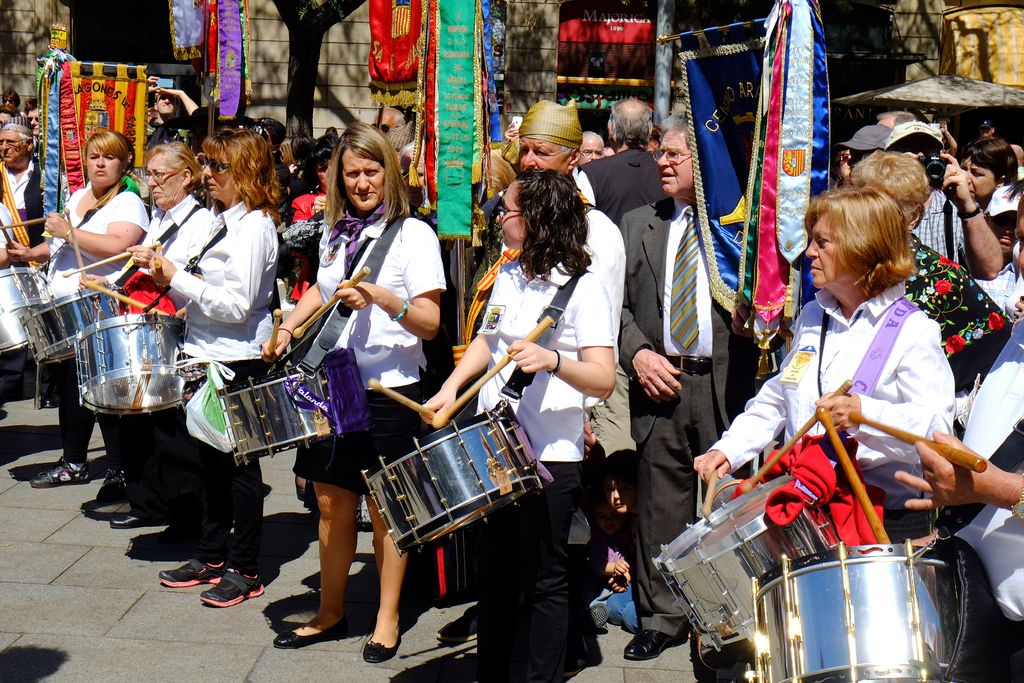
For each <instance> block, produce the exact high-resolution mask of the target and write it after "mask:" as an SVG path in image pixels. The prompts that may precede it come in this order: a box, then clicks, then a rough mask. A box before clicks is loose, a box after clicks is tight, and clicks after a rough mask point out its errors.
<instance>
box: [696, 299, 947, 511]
mask: <svg viewBox="0 0 1024 683" xmlns="http://www.w3.org/2000/svg"><path fill="white" fill-rule="evenodd" d="M903 294H904V288H903V285H902V284H899V285H896V286H894V287H890V288H889V289H887V290H886V291H885V292H883V293H882V294H880V295H878V296H877V297H875V298H873V299H869V300H868V301H865V302H864V303H862V304H861V305H860V306H858V307H857V309H856V311H854V313H853V317H852V318H851V320H849V321H847V319H846V317H845V316H844V315H843V313H842V310H841V309H840V308H839V304H838V302H837V301H836V300H835V298H834V297H833V296H832V295H831V294H829V293H828V292H825V291H820V292H818V293H817V294H816V295H815V296H816V300H815V301H812V302H810V303H809V304H807V306H805V307H804V309H803V311H802V312H801V313H800V317H799V318H798V319H797V322H796V329H795V332H794V336H793V343H792V347H791V348H792V350H791V351H790V353H789V355H788V356H787V357H786V360H785V361H784V362H783V365H782V368H781V370H780V371H779V373H778V374H777V375H775V376H774V377H772V378H771V379H770V380H768V382H767V383H766V384H765V385H764V386H763V387H762V388H761V391H759V392H758V393H757V395H756V396H755V397H754V398H752V399H751V400H750V401H749V402H748V403H747V406H746V409H745V410H744V411H743V414H742V415H740V416H738V417H737V418H736V419H735V420H733V421H732V426H731V427H730V428H729V430H728V431H727V432H726V433H725V434H723V435H722V438H721V439H719V441H718V443H716V444H715V445H714V446H712V447H711V448H712V449H715V450H720V451H722V452H723V453H725V455H726V457H728V459H729V463H730V464H731V465H732V468H733V469H734V470H735V469H736V468H737V467H739V466H740V465H742V464H744V463H746V462H749V461H750V460H751V459H753V458H754V456H755V455H757V454H758V453H760V452H761V451H762V450H763V449H764V448H765V447H766V446H768V445H769V444H770V443H771V442H772V441H773V440H774V439H775V438H776V436H777V434H778V432H779V430H780V428H782V427H785V433H784V439H788V438H789V437H790V436H792V435H793V434H794V433H795V432H796V431H797V430H798V429H799V428H800V427H802V426H803V425H804V423H805V422H807V420H808V419H810V418H811V417H812V416H813V415H814V411H815V401H817V400H818V398H819V397H820V396H821V393H819V391H818V382H819V373H820V382H821V390H822V392H824V393H825V394H828V393H829V392H831V391H834V390H835V389H837V388H839V385H841V384H842V383H843V382H845V381H846V380H848V379H853V376H854V374H855V373H856V371H857V368H858V366H860V363H861V360H862V359H863V358H864V355H865V354H866V353H867V351H868V348H869V347H870V346H871V342H872V341H874V338H875V333H876V332H877V330H878V328H879V327H880V326H881V324H882V322H883V321H884V320H885V314H886V311H887V310H888V308H889V306H890V305H891V304H892V303H893V302H895V301H896V300H897V299H899V298H900V297H901V296H903ZM824 316H828V318H829V320H830V323H829V329H828V334H827V335H826V337H825V348H824V349H820V348H818V347H819V345H820V340H821V325H822V320H823V317H824ZM940 339H941V335H940V332H939V326H938V324H937V323H936V322H934V321H933V320H930V319H929V318H928V317H927V316H926V315H924V314H923V313H921V312H919V311H915V312H914V313H912V314H911V315H909V316H907V318H906V321H905V322H904V324H903V328H902V329H901V330H900V334H899V336H898V337H897V338H896V342H895V344H894V346H893V348H892V352H891V353H890V354H889V358H888V360H886V362H885V365H884V367H883V369H882V373H881V376H880V377H879V380H878V384H877V385H876V387H875V390H874V392H872V394H871V396H861V397H860V404H861V413H862V414H863V415H864V416H865V417H867V418H870V419H872V420H875V421H877V422H882V423H885V424H889V425H892V426H894V427H899V428H900V429H903V430H905V431H908V432H911V433H914V434H920V435H922V436H931V434H932V432H933V431H935V430H941V431H943V432H947V433H949V432H951V431H952V424H953V393H954V392H953V372H952V371H951V370H950V368H949V363H948V361H947V360H946V356H945V354H944V353H943V350H942V346H941V341H940ZM798 354H803V355H801V356H799V360H798V362H797V363H795V364H794V359H797V358H798ZM791 365H792V366H793V369H792V370H789V372H787V369H789V368H790V366H791ZM801 365H802V366H803V370H802V372H797V368H798V367H800V366H801ZM823 433H824V428H823V427H822V426H821V425H820V424H818V425H815V427H814V428H813V429H812V430H811V431H810V432H809V434H812V435H813V434H823ZM850 434H851V435H852V436H855V437H856V438H857V441H858V443H859V445H858V447H857V460H858V462H859V463H860V466H861V469H862V470H863V471H864V479H865V481H867V483H868V484H872V485H874V486H877V487H879V488H881V489H883V490H884V491H885V494H886V496H885V507H886V508H889V509H901V510H902V509H903V503H904V502H905V501H907V500H908V499H910V498H912V497H918V494H917V492H916V491H912V490H911V489H909V488H907V487H906V486H904V485H903V484H900V483H899V482H897V481H896V480H895V479H893V475H894V474H895V473H896V472H897V471H899V470H903V471H906V472H911V473H912V474H915V475H917V476H920V474H921V472H920V470H921V466H920V459H919V457H918V455H917V451H915V450H914V446H913V445H910V444H906V443H903V442H902V441H900V440H899V439H896V438H894V437H891V436H888V435H886V434H884V433H882V432H879V431H877V430H875V429H872V428H870V427H866V426H860V427H858V428H855V429H852V430H850Z"/></svg>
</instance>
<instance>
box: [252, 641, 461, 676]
mask: <svg viewBox="0 0 1024 683" xmlns="http://www.w3.org/2000/svg"><path fill="white" fill-rule="evenodd" d="M313 647H316V646H313ZM313 647H308V648H304V649H303V650H301V651H298V652H296V651H291V650H276V649H274V648H273V647H270V648H267V649H266V650H265V651H264V652H263V655H262V656H261V657H260V658H259V661H257V662H256V665H255V666H254V667H253V669H252V671H251V672H250V674H249V677H248V679H247V680H249V681H253V682H254V683H258V682H260V681H268V682H273V683H277V682H278V681H287V680H300V681H324V682H332V683H333V682H338V683H376V682H378V681H380V682H383V681H415V682H416V683H432V682H433V681H438V680H446V681H451V682H452V683H454V682H455V681H457V680H458V679H451V678H449V679H441V678H439V676H440V671H441V663H440V662H437V661H434V660H430V659H420V658H414V659H411V660H410V659H405V660H403V659H402V655H401V651H399V655H398V656H397V657H395V658H394V659H392V660H391V661H388V662H384V663H383V664H367V663H366V662H364V661H363V657H362V655H361V654H360V653H359V652H347V653H341V652H326V651H317V650H314V649H313ZM396 663H397V664H396ZM389 665H393V666H389ZM403 669H405V671H403ZM399 672H401V673H399ZM396 674H397V675H396Z"/></svg>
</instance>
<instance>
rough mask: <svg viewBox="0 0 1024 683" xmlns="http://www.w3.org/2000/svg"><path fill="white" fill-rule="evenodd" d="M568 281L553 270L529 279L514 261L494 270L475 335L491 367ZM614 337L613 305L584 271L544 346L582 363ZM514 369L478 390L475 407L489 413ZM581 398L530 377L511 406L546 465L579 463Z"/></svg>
mask: <svg viewBox="0 0 1024 683" xmlns="http://www.w3.org/2000/svg"><path fill="white" fill-rule="evenodd" d="M568 280H569V278H568V276H566V275H563V274H561V273H559V272H557V271H552V272H551V274H550V276H549V279H548V280H540V279H538V278H534V279H533V280H527V279H526V276H525V275H524V274H523V269H522V268H521V267H520V266H519V263H518V262H512V263H506V264H505V265H503V266H502V267H501V269H500V270H499V271H498V277H497V279H496V280H495V282H494V289H493V290H491V298H490V299H489V300H488V301H487V307H486V308H485V309H484V315H483V322H482V323H481V325H480V330H479V335H480V337H481V338H483V339H485V340H486V341H487V346H488V348H489V349H490V352H491V363H490V366H491V367H493V366H494V365H495V364H497V362H498V361H500V360H501V359H502V358H504V357H505V355H506V354H507V353H508V347H509V345H510V344H511V343H512V342H514V341H516V340H518V339H522V338H523V337H525V336H526V335H527V334H529V333H530V332H531V331H532V330H533V329H534V328H535V327H536V326H537V322H538V319H539V318H540V316H541V313H543V311H544V309H545V308H547V307H548V305H549V304H550V303H551V300H552V298H554V296H555V291H556V290H557V289H558V287H559V286H561V285H563V284H565V283H566V282H568ZM617 336H618V324H617V322H616V321H615V315H614V307H613V306H612V303H611V301H609V299H608V293H607V291H606V289H605V287H604V285H603V283H602V282H601V278H600V277H598V276H597V275H596V274H594V273H592V272H587V273H585V274H584V275H583V277H581V278H580V281H579V283H577V285H576V290H575V291H574V292H573V294H572V297H571V298H570V299H569V304H568V306H566V310H565V314H564V315H563V316H562V320H561V321H560V322H559V323H558V328H557V331H556V333H555V335H554V341H553V343H551V344H548V345H547V347H548V348H550V349H554V350H557V351H558V352H559V353H560V354H561V355H562V356H563V357H565V358H571V359H574V360H580V354H579V350H580V349H581V348H586V347H589V346H607V347H614V346H615V343H616V338H617ZM515 369H516V364H515V363H509V364H508V365H507V366H505V368H504V369H503V370H502V371H501V372H499V373H498V374H497V375H496V376H495V377H494V379H492V380H491V381H490V382H488V383H487V384H485V385H484V387H483V389H481V391H480V398H479V403H478V406H479V409H480V410H489V409H491V408H493V407H494V406H495V405H497V404H498V402H499V401H500V400H501V398H502V396H501V390H502V388H503V387H504V386H505V383H506V382H508V380H509V378H510V377H511V376H512V373H513V372H514V371H515ZM584 398H585V397H584V395H583V394H582V393H581V392H580V391H578V390H577V389H574V388H573V387H571V386H569V385H568V384H567V383H565V382H564V381H562V380H561V379H559V377H558V376H557V375H552V374H551V373H548V372H538V373H536V374H535V375H534V379H533V384H531V385H530V386H529V387H527V388H526V390H524V391H523V397H522V399H521V400H520V401H519V402H518V403H517V404H514V410H515V413H516V417H517V418H518V419H519V422H520V424H521V425H522V426H523V429H524V430H526V435H527V436H528V437H529V439H530V444H531V445H532V446H533V450H534V452H535V453H536V455H537V457H538V458H539V459H541V460H544V461H548V462H579V461H580V460H582V459H583V421H584V419H585V412H584V409H583V401H584Z"/></svg>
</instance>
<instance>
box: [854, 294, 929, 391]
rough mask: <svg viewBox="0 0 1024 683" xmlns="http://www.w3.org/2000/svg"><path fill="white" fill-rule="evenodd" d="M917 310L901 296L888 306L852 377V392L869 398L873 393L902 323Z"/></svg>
mask: <svg viewBox="0 0 1024 683" xmlns="http://www.w3.org/2000/svg"><path fill="white" fill-rule="evenodd" d="M917 310H918V308H917V306H915V305H914V304H912V303H910V301H908V300H907V298H906V297H905V296H901V297H900V298H899V299H897V300H896V301H895V302H893V304H892V305H891V306H889V310H888V311H886V313H885V320H883V321H882V326H881V327H879V328H878V332H876V333H875V338H874V339H872V340H871V346H869V347H868V352H867V353H866V354H864V359H863V360H861V362H860V366H859V367H858V368H857V372H856V373H855V374H854V376H853V389H852V390H853V391H855V392H857V393H858V394H860V395H861V396H870V395H871V394H872V393H873V392H874V391H875V387H876V386H877V385H878V378H879V377H881V376H882V368H884V367H885V362H886V361H887V360H889V356H890V355H891V354H892V347H893V346H895V344H896V338H897V337H899V336H900V330H902V329H903V323H905V322H906V321H907V318H909V317H910V315H911V314H912V313H914V312H915V311H917Z"/></svg>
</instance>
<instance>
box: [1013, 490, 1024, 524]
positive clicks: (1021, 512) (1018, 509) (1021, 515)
mask: <svg viewBox="0 0 1024 683" xmlns="http://www.w3.org/2000/svg"><path fill="white" fill-rule="evenodd" d="M1010 514H1011V515H1013V516H1014V517H1016V518H1017V519H1024V489H1021V492H1020V500H1018V501H1017V502H1016V503H1014V504H1013V505H1011V506H1010Z"/></svg>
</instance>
